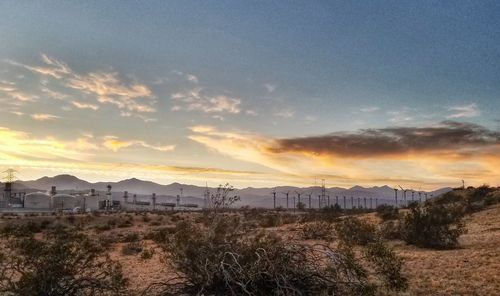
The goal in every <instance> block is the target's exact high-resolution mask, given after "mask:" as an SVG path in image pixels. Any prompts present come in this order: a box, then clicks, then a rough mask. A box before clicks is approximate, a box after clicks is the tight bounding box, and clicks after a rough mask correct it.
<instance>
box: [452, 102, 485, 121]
mask: <svg viewBox="0 0 500 296" xmlns="http://www.w3.org/2000/svg"><path fill="white" fill-rule="evenodd" d="M448 111H451V112H453V113H452V114H450V115H448V116H447V117H446V118H448V119H454V118H471V117H476V116H479V115H481V111H480V110H479V107H478V106H477V104H476V103H472V104H468V105H462V106H453V107H450V108H448Z"/></svg>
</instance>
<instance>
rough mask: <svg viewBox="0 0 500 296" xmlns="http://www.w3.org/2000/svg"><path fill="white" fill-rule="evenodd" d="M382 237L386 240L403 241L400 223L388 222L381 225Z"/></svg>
mask: <svg viewBox="0 0 500 296" xmlns="http://www.w3.org/2000/svg"><path fill="white" fill-rule="evenodd" d="M379 233H380V235H381V236H382V237H383V238H385V239H401V230H400V229H399V221H392V220H391V221H386V222H384V223H382V224H380V229H379Z"/></svg>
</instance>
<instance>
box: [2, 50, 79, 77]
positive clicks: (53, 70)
mask: <svg viewBox="0 0 500 296" xmlns="http://www.w3.org/2000/svg"><path fill="white" fill-rule="evenodd" d="M41 57H42V60H43V62H44V63H45V64H46V66H30V65H24V64H21V63H18V62H16V61H11V60H6V62H7V63H8V64H11V65H13V66H19V67H23V68H25V69H28V70H30V71H31V72H34V73H38V74H41V75H47V76H51V77H53V78H56V79H61V78H63V77H64V76H66V75H69V74H71V69H70V68H69V67H68V66H67V65H66V64H65V63H63V62H60V61H57V60H56V59H53V58H51V57H49V56H47V55H46V54H42V55H41ZM47 66H48V67H47Z"/></svg>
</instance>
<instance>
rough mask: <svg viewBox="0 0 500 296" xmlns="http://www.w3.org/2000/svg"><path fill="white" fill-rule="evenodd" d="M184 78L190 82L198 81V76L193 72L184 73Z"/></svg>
mask: <svg viewBox="0 0 500 296" xmlns="http://www.w3.org/2000/svg"><path fill="white" fill-rule="evenodd" d="M186 79H187V80H188V81H190V82H192V83H198V77H196V76H194V75H193V74H186Z"/></svg>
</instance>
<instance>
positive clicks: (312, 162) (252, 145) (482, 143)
mask: <svg viewBox="0 0 500 296" xmlns="http://www.w3.org/2000/svg"><path fill="white" fill-rule="evenodd" d="M191 131H192V133H193V134H192V135H190V136H189V138H190V139H191V140H193V141H196V142H198V143H200V144H202V145H204V146H206V147H207V148H208V149H210V150H213V151H216V152H218V153H221V154H224V155H228V156H230V157H232V158H235V159H238V160H240V161H245V162H251V163H255V164H259V165H262V166H265V167H267V168H270V169H274V170H276V171H278V172H277V173H276V175H283V174H284V175H287V176H289V175H292V176H297V177H298V176H302V177H303V178H304V177H308V176H309V177H310V176H317V175H329V176H335V182H337V184H342V183H343V184H359V182H363V183H365V184H373V185H385V184H391V183H390V182H396V180H397V182H400V181H403V180H406V181H405V182H404V183H405V184H406V185H408V186H415V184H417V186H418V184H420V183H427V184H440V186H449V185H450V184H454V183H453V182H455V181H456V180H457V176H458V174H460V173H463V172H465V171H467V170H468V169H470V168H474V171H476V172H482V173H481V174H480V175H477V176H475V177H474V178H473V179H472V178H471V182H472V181H474V182H475V183H477V184H481V183H484V182H493V183H495V182H497V181H498V180H497V179H498V175H499V174H500V169H499V167H496V166H495V164H498V163H500V132H498V131H494V130H490V129H487V128H485V127H482V126H479V125H474V124H470V123H458V122H452V121H446V122H442V123H439V124H435V125H432V126H427V127H402V128H399V127H395V128H383V129H366V130H360V131H358V132H343V133H334V134H329V135H322V136H312V137H301V138H286V139H275V138H269V137H265V136H263V135H258V134H253V133H248V132H242V131H223V130H219V129H217V128H215V127H210V126H194V127H192V128H191ZM451 172H455V173H453V174H452V173H451ZM332 178H333V177H332Z"/></svg>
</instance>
